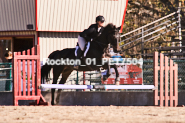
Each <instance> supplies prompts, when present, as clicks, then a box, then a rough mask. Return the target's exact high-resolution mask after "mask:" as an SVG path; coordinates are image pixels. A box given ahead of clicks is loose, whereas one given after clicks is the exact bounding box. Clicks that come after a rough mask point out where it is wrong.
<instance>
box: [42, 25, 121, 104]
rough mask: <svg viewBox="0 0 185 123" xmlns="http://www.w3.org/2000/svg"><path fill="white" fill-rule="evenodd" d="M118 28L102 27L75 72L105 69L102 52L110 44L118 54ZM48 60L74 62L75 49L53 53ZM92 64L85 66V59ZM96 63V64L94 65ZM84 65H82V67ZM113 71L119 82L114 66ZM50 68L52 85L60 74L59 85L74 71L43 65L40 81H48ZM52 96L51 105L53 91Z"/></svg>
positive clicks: (52, 96)
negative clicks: (89, 60) (90, 60)
mask: <svg viewBox="0 0 185 123" xmlns="http://www.w3.org/2000/svg"><path fill="white" fill-rule="evenodd" d="M119 29H120V27H119V28H116V26H115V25H113V24H112V23H109V24H107V25H106V26H105V27H104V30H103V32H102V34H101V35H100V36H98V37H97V38H96V39H94V40H93V41H91V42H90V48H89V50H88V52H87V54H86V57H85V58H81V59H80V62H81V65H80V66H79V69H78V70H77V71H94V70H99V69H100V68H103V69H107V68H108V67H109V66H108V63H105V64H102V56H103V54H104V50H105V49H106V48H107V47H108V44H109V43H110V44H111V45H112V46H113V50H114V52H120V47H119V43H118V39H119V38H118V35H119ZM48 58H49V59H50V60H51V59H52V60H57V59H61V58H62V59H68V60H74V59H76V57H75V48H66V49H63V50H56V51H53V52H52V53H51V54H50V55H49V56H48ZM93 58H95V60H94V61H93V63H91V64H88V65H87V64H86V59H93ZM95 62H96V64H94V63H95ZM82 64H84V65H82ZM97 64H98V65H97ZM111 67H113V68H114V69H115V72H116V81H119V73H118V71H117V68H116V65H111ZM51 68H53V83H52V84H57V80H58V77H59V76H60V74H62V78H61V80H60V81H59V84H64V83H65V82H66V80H67V78H68V77H69V75H70V74H71V72H72V71H73V70H74V69H73V65H70V64H67V65H66V64H65V65H63V64H62V65H61V64H60V65H55V64H54V65H51V64H45V65H43V66H42V68H41V80H42V81H44V79H48V76H49V73H50V70H51ZM51 92H52V95H51V98H52V100H51V104H52V105H54V97H55V96H54V94H55V89H51ZM60 92H61V90H60V89H59V90H58V93H57V97H56V102H57V103H58V102H59V95H60Z"/></svg>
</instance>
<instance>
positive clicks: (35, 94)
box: [13, 45, 178, 107]
mask: <svg viewBox="0 0 185 123" xmlns="http://www.w3.org/2000/svg"><path fill="white" fill-rule="evenodd" d="M153 60H154V87H155V90H154V92H153V94H154V98H153V100H154V105H155V106H171V107H172V106H177V105H178V86H177V84H178V83H177V78H178V75H177V69H178V68H177V64H174V63H173V61H172V60H170V65H168V57H166V56H165V61H164V55H163V54H160V64H159V62H158V61H159V59H158V52H155V53H154V58H153ZM164 62H165V63H164ZM30 71H31V72H30ZM159 71H160V82H158V72H159ZM40 72H41V71H40V47H39V46H38V45H37V46H35V47H33V48H32V49H31V53H30V50H27V51H23V52H22V53H21V52H14V54H13V100H14V105H18V100H36V101H35V102H33V103H32V104H33V105H48V103H47V102H46V101H45V99H44V98H43V96H42V94H41V89H40V86H41V82H40V81H41V79H40V78H41V73H40ZM168 72H169V74H168ZM162 73H163V74H162ZM102 86H103V85H102ZM133 86H134V85H133ZM121 98H122V97H121ZM123 98H124V97H123Z"/></svg>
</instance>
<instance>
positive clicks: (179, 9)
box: [178, 2, 182, 52]
mask: <svg viewBox="0 0 185 123" xmlns="http://www.w3.org/2000/svg"><path fill="white" fill-rule="evenodd" d="M180 7H181V2H179V7H178V21H179V45H180V46H182V41H181V40H182V35H181V17H180V15H181V14H180V12H181V8H180ZM181 51H182V49H180V52H181Z"/></svg>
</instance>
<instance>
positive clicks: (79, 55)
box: [73, 47, 83, 70]
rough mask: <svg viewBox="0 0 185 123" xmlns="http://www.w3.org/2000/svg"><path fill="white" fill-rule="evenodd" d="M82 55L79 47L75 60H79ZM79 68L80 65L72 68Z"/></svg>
mask: <svg viewBox="0 0 185 123" xmlns="http://www.w3.org/2000/svg"><path fill="white" fill-rule="evenodd" d="M82 54H83V51H82V50H81V49H80V47H79V48H78V50H77V56H76V59H80V58H81V56H82ZM79 66H80V64H75V65H74V67H73V68H74V69H75V70H78V68H79Z"/></svg>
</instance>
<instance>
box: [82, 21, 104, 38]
mask: <svg viewBox="0 0 185 123" xmlns="http://www.w3.org/2000/svg"><path fill="white" fill-rule="evenodd" d="M100 28H101V29H100V30H99V32H98V24H92V25H91V26H90V27H89V28H88V29H85V30H84V31H83V32H81V33H80V36H81V37H83V38H85V40H86V41H91V39H95V38H96V37H98V36H99V35H100V34H101V33H102V31H103V29H104V27H100Z"/></svg>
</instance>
